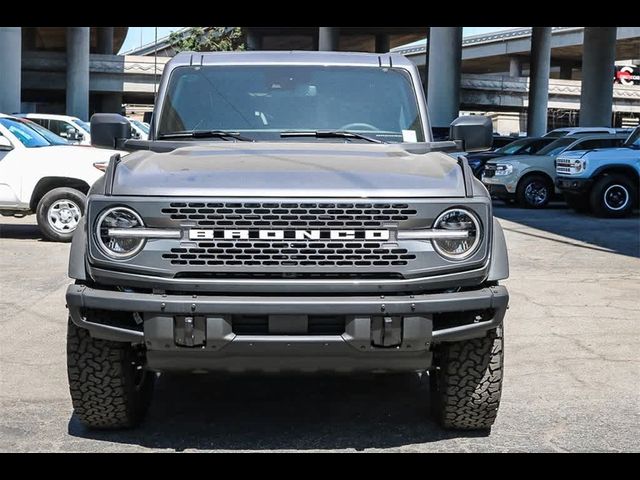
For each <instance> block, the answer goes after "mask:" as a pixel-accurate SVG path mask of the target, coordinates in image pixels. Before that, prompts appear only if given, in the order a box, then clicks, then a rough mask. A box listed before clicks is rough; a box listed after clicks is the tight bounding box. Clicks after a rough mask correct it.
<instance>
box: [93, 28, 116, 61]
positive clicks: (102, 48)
mask: <svg viewBox="0 0 640 480" xmlns="http://www.w3.org/2000/svg"><path fill="white" fill-rule="evenodd" d="M96 53H101V54H103V55H113V27H98V48H97V51H96Z"/></svg>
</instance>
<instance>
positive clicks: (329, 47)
mask: <svg viewBox="0 0 640 480" xmlns="http://www.w3.org/2000/svg"><path fill="white" fill-rule="evenodd" d="M339 46H340V27H319V30H318V50H320V51H326V52H335V51H337V50H338V47H339Z"/></svg>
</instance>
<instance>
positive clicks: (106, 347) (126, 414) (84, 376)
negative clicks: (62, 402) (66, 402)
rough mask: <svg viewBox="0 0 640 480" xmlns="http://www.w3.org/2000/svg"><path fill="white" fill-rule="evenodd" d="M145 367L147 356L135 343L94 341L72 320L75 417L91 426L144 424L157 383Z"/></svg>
mask: <svg viewBox="0 0 640 480" xmlns="http://www.w3.org/2000/svg"><path fill="white" fill-rule="evenodd" d="M143 366H144V353H143V352H142V351H140V350H138V349H136V348H134V347H133V346H132V345H131V344H128V343H121V342H112V341H109V340H101V339H97V338H92V337H91V335H89V332H88V331H87V330H85V329H83V328H79V327H77V326H76V325H75V324H74V323H73V322H72V321H71V320H69V325H68V329H67V372H68V376H69V391H70V393H71V400H72V403H73V409H74V411H75V414H76V415H77V416H78V418H79V419H80V421H81V422H82V423H83V424H85V425H86V426H87V427H89V428H95V429H117V428H130V427H134V426H136V425H137V424H139V423H140V422H141V421H142V419H143V418H144V416H145V414H146V412H147V410H148V408H149V404H150V403H151V395H152V393H153V384H154V382H155V374H154V373H153V372H149V371H147V370H145V369H144V368H143Z"/></svg>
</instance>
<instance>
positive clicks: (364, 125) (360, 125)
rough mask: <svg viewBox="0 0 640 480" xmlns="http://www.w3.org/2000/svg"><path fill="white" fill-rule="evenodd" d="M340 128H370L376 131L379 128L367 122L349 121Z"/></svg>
mask: <svg viewBox="0 0 640 480" xmlns="http://www.w3.org/2000/svg"><path fill="white" fill-rule="evenodd" d="M340 130H371V131H374V132H377V131H379V130H380V129H379V128H378V127H374V126H373V125H371V124H369V123H349V124H347V125H343V126H342V127H340Z"/></svg>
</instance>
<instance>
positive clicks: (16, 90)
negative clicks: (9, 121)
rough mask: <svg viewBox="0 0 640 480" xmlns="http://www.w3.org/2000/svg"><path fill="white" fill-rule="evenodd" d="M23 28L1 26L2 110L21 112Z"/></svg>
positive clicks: (0, 106)
mask: <svg viewBox="0 0 640 480" xmlns="http://www.w3.org/2000/svg"><path fill="white" fill-rule="evenodd" d="M21 70H22V29H21V28H20V27H0V112H1V113H18V112H20V110H21V108H20V88H21V83H20V75H21Z"/></svg>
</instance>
